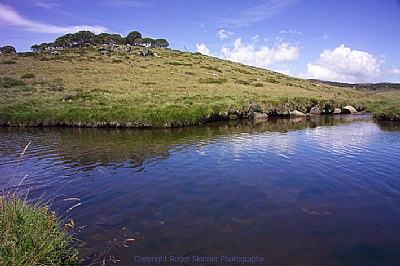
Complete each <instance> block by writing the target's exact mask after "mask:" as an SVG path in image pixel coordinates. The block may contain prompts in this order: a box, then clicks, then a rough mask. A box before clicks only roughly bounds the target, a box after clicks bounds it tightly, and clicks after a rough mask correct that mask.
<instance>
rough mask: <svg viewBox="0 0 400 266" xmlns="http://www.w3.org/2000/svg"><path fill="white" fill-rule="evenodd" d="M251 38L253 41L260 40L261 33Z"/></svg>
mask: <svg viewBox="0 0 400 266" xmlns="http://www.w3.org/2000/svg"><path fill="white" fill-rule="evenodd" d="M251 40H252V41H253V42H258V41H259V40H260V35H258V34H257V35H256V36H253V37H251Z"/></svg>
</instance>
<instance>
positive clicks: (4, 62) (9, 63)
mask: <svg viewBox="0 0 400 266" xmlns="http://www.w3.org/2000/svg"><path fill="white" fill-rule="evenodd" d="M1 63H2V64H4V65H14V64H16V63H17V62H15V61H13V60H6V61H3V62H1Z"/></svg>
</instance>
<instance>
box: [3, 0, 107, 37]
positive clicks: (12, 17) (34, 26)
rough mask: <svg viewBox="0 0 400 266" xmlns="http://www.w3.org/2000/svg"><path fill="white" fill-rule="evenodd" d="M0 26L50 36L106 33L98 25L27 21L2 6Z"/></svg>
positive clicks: (104, 29) (12, 10) (103, 28)
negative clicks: (82, 31)
mask: <svg viewBox="0 0 400 266" xmlns="http://www.w3.org/2000/svg"><path fill="white" fill-rule="evenodd" d="M0 25H5V26H15V27H18V28H20V29H22V30H26V31H32V32H41V33H50V34H66V33H73V32H78V31H81V30H88V31H91V32H94V33H97V34H98V33H102V32H107V31H108V29H107V28H105V27H103V26H100V25H95V26H88V25H77V26H55V25H50V24H46V23H41V22H38V21H34V20H29V19H27V18H24V17H22V16H21V15H19V14H18V13H17V12H16V11H15V10H14V9H12V8H11V7H9V6H7V5H4V4H0Z"/></svg>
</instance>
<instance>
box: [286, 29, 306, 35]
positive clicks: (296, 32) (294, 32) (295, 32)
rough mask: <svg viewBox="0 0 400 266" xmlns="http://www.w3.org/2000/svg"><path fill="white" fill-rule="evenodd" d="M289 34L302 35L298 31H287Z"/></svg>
mask: <svg viewBox="0 0 400 266" xmlns="http://www.w3.org/2000/svg"><path fill="white" fill-rule="evenodd" d="M289 33H291V34H298V35H303V33H302V32H301V31H298V30H289Z"/></svg>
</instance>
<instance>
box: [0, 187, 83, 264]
mask: <svg viewBox="0 0 400 266" xmlns="http://www.w3.org/2000/svg"><path fill="white" fill-rule="evenodd" d="M0 232H1V235H0V265H7V266H24V265H78V264H79V263H80V262H81V261H80V259H79V258H78V252H77V251H76V249H74V248H72V247H71V244H72V242H73V241H72V238H71V236H70V235H69V234H68V232H67V231H66V230H65V229H64V228H63V223H62V222H61V221H60V220H59V219H58V218H57V216H56V213H55V212H54V211H53V212H50V211H49V209H48V206H47V205H44V206H41V205H39V204H33V205H31V204H28V203H27V202H26V200H22V199H20V198H18V197H17V196H16V195H15V194H13V195H10V196H8V197H7V196H2V195H0Z"/></svg>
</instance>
